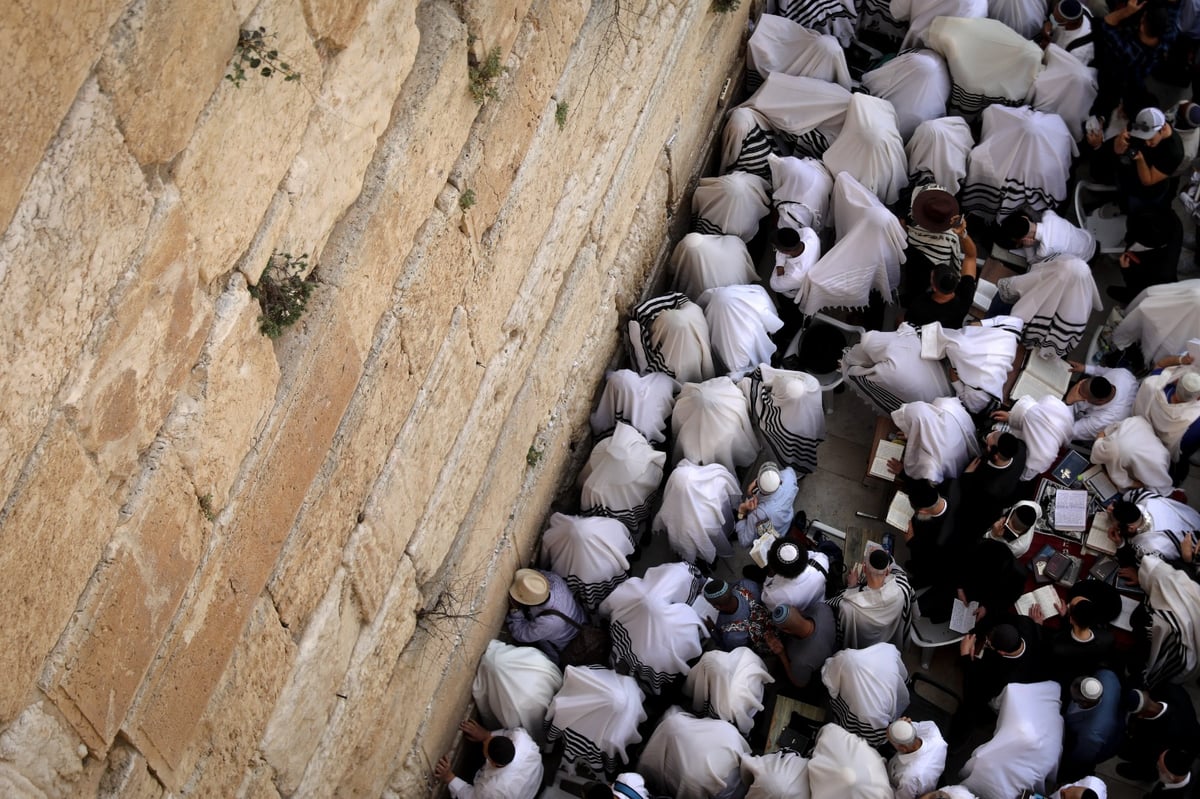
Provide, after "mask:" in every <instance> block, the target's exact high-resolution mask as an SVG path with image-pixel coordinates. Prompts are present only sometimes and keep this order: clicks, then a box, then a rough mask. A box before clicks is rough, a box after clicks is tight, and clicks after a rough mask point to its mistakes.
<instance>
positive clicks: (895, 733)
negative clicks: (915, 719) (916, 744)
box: [887, 719, 917, 746]
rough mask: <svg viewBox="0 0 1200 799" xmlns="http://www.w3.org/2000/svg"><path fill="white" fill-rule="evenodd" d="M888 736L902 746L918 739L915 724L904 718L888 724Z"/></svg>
mask: <svg viewBox="0 0 1200 799" xmlns="http://www.w3.org/2000/svg"><path fill="white" fill-rule="evenodd" d="M887 731H888V737H889V738H891V739H892V741H894V742H895V743H898V744H900V745H901V746H907V745H908V744H910V743H912V742H913V741H915V740H917V730H916V728H915V727H913V725H912V724H911V723H909V722H907V721H905V720H904V719H899V720H897V721H893V722H892V723H891V724H890V725H889V726H888V730H887Z"/></svg>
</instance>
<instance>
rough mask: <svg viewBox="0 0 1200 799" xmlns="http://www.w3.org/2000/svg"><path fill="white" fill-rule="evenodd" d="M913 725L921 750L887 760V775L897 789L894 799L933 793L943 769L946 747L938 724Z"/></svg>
mask: <svg viewBox="0 0 1200 799" xmlns="http://www.w3.org/2000/svg"><path fill="white" fill-rule="evenodd" d="M912 725H913V728H914V729H915V730H916V733H917V737H918V738H920V739H921V748H920V749H918V750H917V751H915V752H910V753H908V754H903V753H901V752H897V753H896V754H894V755H892V757H891V759H890V760H888V775H889V776H890V777H891V779H892V786H893V787H895V789H896V799H919V797H921V796H924V795H925V794H927V793H929V792H930V791H933V790H936V789H937V785H938V780H940V779H941V776H942V771H943V770H944V769H945V768H946V751H947V748H948V747H947V746H946V739H945V738H943V737H942V732H941V730H939V729H938V726H937V724H935V723H934V722H932V721H914V722H913V723H912Z"/></svg>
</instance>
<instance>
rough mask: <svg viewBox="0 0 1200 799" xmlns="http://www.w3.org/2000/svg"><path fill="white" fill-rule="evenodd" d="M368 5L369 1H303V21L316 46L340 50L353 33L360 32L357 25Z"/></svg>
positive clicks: (360, 21)
mask: <svg viewBox="0 0 1200 799" xmlns="http://www.w3.org/2000/svg"><path fill="white" fill-rule="evenodd" d="M369 4H370V3H369V0H303V6H304V19H305V20H306V21H307V22H308V27H309V29H310V30H311V31H312V34H313V38H314V39H315V40H316V41H317V43H318V44H322V45H324V46H326V47H328V48H330V49H335V50H340V49H342V48H344V47H346V46H347V43H348V42H349V41H350V37H351V36H352V35H354V33H355V32H361V31H359V25H360V24H361V23H362V21H363V16H364V15H365V14H366V13H367V6H368V5H369ZM376 5H378V4H376Z"/></svg>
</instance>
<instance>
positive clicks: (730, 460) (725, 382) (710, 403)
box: [671, 377, 758, 472]
mask: <svg viewBox="0 0 1200 799" xmlns="http://www.w3.org/2000/svg"><path fill="white" fill-rule="evenodd" d="M671 428H672V430H673V431H674V434H675V460H680V459H683V458H687V459H688V460H690V461H691V462H692V463H699V464H705V463H719V464H721V465H722V466H724V467H725V468H726V469H728V470H729V471H731V472H733V471H736V470H737V469H739V468H741V467H742V466H749V465H750V464H751V463H753V462H754V459H755V458H756V457H757V456H758V442H757V441H756V440H755V438H754V427H753V426H752V425H751V424H750V414H749V412H748V409H747V407H746V398H745V397H744V396H742V392H741V391H740V390H739V389H738V387H737V385H736V384H734V382H733V381H732V380H730V379H729V378H728V377H715V378H713V379H712V380H706V381H704V382H703V383H688V384H687V385H685V386H684V387H683V390H682V391H681V392H679V399H678V400H676V401H675V413H674V415H673V416H672V417H671Z"/></svg>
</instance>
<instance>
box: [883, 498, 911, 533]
mask: <svg viewBox="0 0 1200 799" xmlns="http://www.w3.org/2000/svg"><path fill="white" fill-rule="evenodd" d="M912 517H913V506H912V503H911V502H909V501H908V494H905V493H904V492H903V491H897V492H896V496H894V497H892V504H891V505H888V509H887V518H885V519H884V521H885V522H887V523H888V524H890V525H891V526H892V527H895V528H896V529H897V530H903V531H907V530H908V523H909V522H911V521H912Z"/></svg>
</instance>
